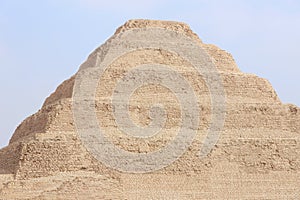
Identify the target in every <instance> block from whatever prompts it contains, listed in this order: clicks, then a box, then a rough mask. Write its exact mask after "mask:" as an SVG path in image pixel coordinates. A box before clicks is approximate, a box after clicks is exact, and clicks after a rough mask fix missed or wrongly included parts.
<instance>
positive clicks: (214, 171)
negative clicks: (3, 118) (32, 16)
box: [0, 20, 300, 199]
mask: <svg viewBox="0 0 300 200" xmlns="http://www.w3.org/2000/svg"><path fill="white" fill-rule="evenodd" d="M149 27H150V28H151V27H155V28H161V29H167V30H172V31H176V32H177V33H180V34H184V35H186V36H188V37H189V38H192V39H193V41H194V42H195V44H197V45H200V46H201V47H202V48H204V50H205V51H206V52H207V53H208V55H209V56H210V57H211V59H212V61H213V62H214V64H215V66H216V68H217V69H218V71H219V72H220V76H221V80H222V84H223V86H224V91H225V96H226V113H225V114H226V118H225V121H224V128H223V130H222V132H221V134H220V138H219V140H218V143H217V144H216V145H215V146H214V148H213V149H212V150H211V152H210V153H209V154H208V155H207V156H206V157H205V158H203V159H199V157H198V156H197V155H198V153H199V151H200V148H201V146H202V145H203V141H204V139H205V137H206V134H207V130H208V128H209V126H210V123H211V121H212V119H211V117H212V108H211V96H210V92H209V88H208V86H207V85H206V83H205V81H204V79H203V77H201V76H199V75H198V73H197V72H196V71H195V70H194V69H193V67H192V66H191V63H190V62H188V61H187V60H185V59H183V58H182V57H180V56H179V55H177V54H175V53H173V52H169V51H166V50H164V49H151V48H149V49H138V50H136V51H132V52H129V53H126V54H125V55H123V56H121V57H119V58H118V59H116V60H114V62H112V63H111V64H110V65H109V66H108V68H107V70H106V71H104V72H103V74H102V77H101V79H100V81H99V82H98V85H97V89H96V95H95V97H96V101H95V111H96V116H97V119H98V123H99V126H100V127H101V128H102V129H103V130H104V131H105V134H106V136H107V137H108V138H110V140H111V141H112V142H113V144H114V145H116V146H118V147H120V148H122V149H124V150H126V151H128V152H133V153H149V152H153V151H156V150H159V149H160V148H162V147H163V146H165V145H166V144H167V143H168V142H170V141H171V140H172V139H174V137H175V136H176V133H177V131H178V129H179V127H180V123H181V117H182V116H181V113H180V110H179V107H180V105H179V102H178V99H176V96H174V94H173V93H172V91H170V90H169V89H168V88H166V87H162V86H159V85H155V84H152V85H151V84H149V85H145V86H143V87H140V88H138V89H137V90H136V91H135V93H134V94H133V95H132V96H131V100H130V102H129V103H130V107H129V112H130V117H131V119H132V120H133V122H134V123H135V124H138V125H140V126H148V125H149V123H150V122H151V118H150V117H149V109H150V107H151V105H153V104H155V103H160V104H162V105H164V106H165V108H166V112H167V119H166V124H165V125H164V127H163V130H162V132H161V133H159V134H156V135H155V136H153V137H150V138H146V139H145V138H144V139H140V138H132V137H130V136H128V135H126V134H123V133H122V132H120V130H118V125H117V124H116V121H115V119H114V114H113V110H114V109H115V107H114V106H115V105H113V104H112V103H111V101H110V98H109V97H110V96H111V95H112V91H113V90H114V88H115V87H116V84H117V81H118V80H119V79H120V78H122V77H123V76H124V75H125V74H126V72H128V71H130V70H131V69H133V68H134V67H135V66H137V65H143V64H153V63H159V64H161V65H167V66H172V68H173V69H175V70H176V71H177V72H178V73H179V74H181V75H182V76H183V77H184V78H185V79H186V80H188V81H189V83H190V85H191V86H192V88H193V90H194V92H195V94H196V97H197V103H198V105H199V108H200V112H201V113H200V115H199V118H200V119H199V120H200V124H199V127H198V128H197V130H196V131H197V134H196V137H195V139H194V140H193V143H192V145H191V146H190V147H189V148H188V150H187V151H186V152H185V153H184V154H183V155H182V156H181V157H180V159H178V160H176V161H175V162H174V163H172V164H171V165H169V166H166V167H165V168H163V169H161V170H158V171H155V172H151V173H147V174H130V173H124V172H120V171H118V170H114V169H111V168H110V167H108V166H105V165H104V164H103V163H101V162H99V161H98V160H97V159H95V158H94V157H93V155H92V154H91V153H90V152H88V151H87V149H86V147H85V146H84V145H83V144H82V141H81V139H80V138H79V137H78V134H76V125H75V122H74V116H73V114H74V113H73V112H72V95H73V92H74V91H73V88H74V82H75V78H76V76H77V75H78V74H75V75H74V76H73V77H71V78H70V79H68V80H66V81H65V82H63V83H62V84H61V85H60V86H59V87H58V88H57V89H56V91H55V92H54V93H53V94H51V95H50V96H49V97H48V98H47V99H46V101H45V103H44V105H43V107H42V108H41V109H40V110H39V111H38V112H37V113H36V114H34V115H32V116H30V117H28V118H27V119H25V120H24V122H22V123H21V124H20V125H19V127H18V128H17V129H16V131H15V133H14V135H13V136H12V138H11V140H10V145H9V146H8V147H6V148H3V149H1V150H0V199H1V196H3V198H4V199H17V198H23V199H26V198H30V199H34V198H36V199H53V198H55V199H74V197H76V198H79V199H86V198H98V199H208V198H210V199H224V198H230V199H240V198H242V199H283V198H285V199H296V197H297V195H298V197H299V196H300V189H299V180H300V176H299V172H300V156H299V155H300V145H299V142H300V141H299V134H300V109H299V108H298V107H296V106H294V105H291V104H288V105H285V104H282V103H281V101H280V99H279V98H278V96H277V95H276V92H275V91H274V89H273V88H272V86H271V84H270V83H269V82H268V81H267V80H265V79H263V78H260V77H257V76H255V75H252V74H245V73H242V72H241V71H240V70H239V69H238V67H237V65H236V63H235V62H234V59H233V57H232V56H231V55H230V54H229V53H227V52H226V51H224V50H221V49H219V48H218V47H216V46H214V45H208V44H204V43H202V41H201V40H200V39H199V38H198V36H197V35H196V34H195V33H193V32H192V31H191V30H190V28H189V27H188V26H187V25H186V24H183V23H177V22H164V21H151V20H131V21H129V22H127V23H125V25H123V26H122V27H120V28H119V29H117V31H116V33H115V35H114V36H113V37H112V38H110V39H109V40H108V41H107V42H106V43H105V44H103V45H102V46H101V47H99V48H98V49H96V50H95V51H94V52H93V53H92V54H91V55H90V56H89V58H88V60H87V61H86V62H85V63H84V64H83V66H82V67H88V66H90V65H91V64H95V62H96V60H95V58H96V57H97V56H98V55H100V57H101V58H104V57H105V56H107V50H108V49H109V48H110V47H111V46H110V45H111V44H112V41H114V40H115V38H116V37H118V34H121V33H123V32H126V31H128V30H131V29H139V28H149ZM178 42H180V41H178ZM157 70H160V69H157ZM142 76H143V72H141V74H138V75H137V78H138V77H142ZM170 76H171V75H170ZM112 156H114V155H112ZM1 174H3V175H1ZM4 174H5V175H4ZM10 175H13V178H12V177H11V176H10ZM1 182H2V183H1ZM23 188H26V190H24V189H23Z"/></svg>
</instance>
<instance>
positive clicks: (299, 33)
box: [0, 0, 300, 147]
mask: <svg viewBox="0 0 300 200" xmlns="http://www.w3.org/2000/svg"><path fill="white" fill-rule="evenodd" d="M135 18H149V19H161V20H175V21H183V22H186V23H188V24H189V25H190V26H191V28H192V29H193V30H194V31H195V32H196V33H197V34H198V35H199V36H200V38H201V39H202V40H203V41H204V42H205V43H213V44H216V45H217V46H219V47H221V48H223V49H225V50H227V51H229V52H231V53H232V54H233V56H234V58H235V60H236V62H237V63H238V65H239V67H240V69H241V70H242V71H244V72H248V73H254V74H257V75H259V76H261V77H264V78H267V79H268V80H269V81H270V82H271V83H272V85H273V87H274V88H275V90H276V91H277V93H278V95H279V97H280V99H281V100H282V101H283V102H284V103H288V102H291V103H294V104H297V105H298V106H299V105H300V94H299V91H300V80H299V73H300V66H299V65H300V55H299V54H300V51H299V49H300V1H297V0H264V1H261V0H190V1H179V0H165V1H164V0H151V1H150V0H147V1H143V0H128V1H125V0H124V1H121V0H120V1H116V0H110V1H97V0H87V1H84V0H73V1H71V0H36V1H34V0H27V1H17V0H0V27H1V29H0V74H1V78H0V91H1V98H0V147H2V146H5V145H6V144H7V143H8V140H9V138H10V136H11V134H12V133H13V131H14V129H15V128H16V127H17V126H18V124H20V123H21V121H22V120H24V119H25V118H26V117H27V116H29V115H30V114H33V113H35V112H36V111H37V110H38V109H39V108H40V107H41V105H42V103H43V101H44V100H45V98H46V97H47V96H48V95H49V94H50V93H51V92H53V91H54V90H55V88H56V87H57V86H58V85H59V84H60V83H61V82H62V81H63V80H65V79H67V78H68V77H70V76H71V75H72V74H74V73H75V72H76V71H77V70H78V68H79V65H80V64H81V63H82V62H83V61H84V60H85V59H86V57H87V56H88V55H89V54H90V53H91V52H92V51H93V50H94V49H95V48H96V47H98V46H99V45H101V44H102V43H103V42H104V41H105V40H106V39H107V38H108V37H110V36H111V35H112V34H113V33H114V31H115V29H116V28H117V27H118V26H120V25H122V24H123V23H124V22H125V21H127V20H128V19H135Z"/></svg>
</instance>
